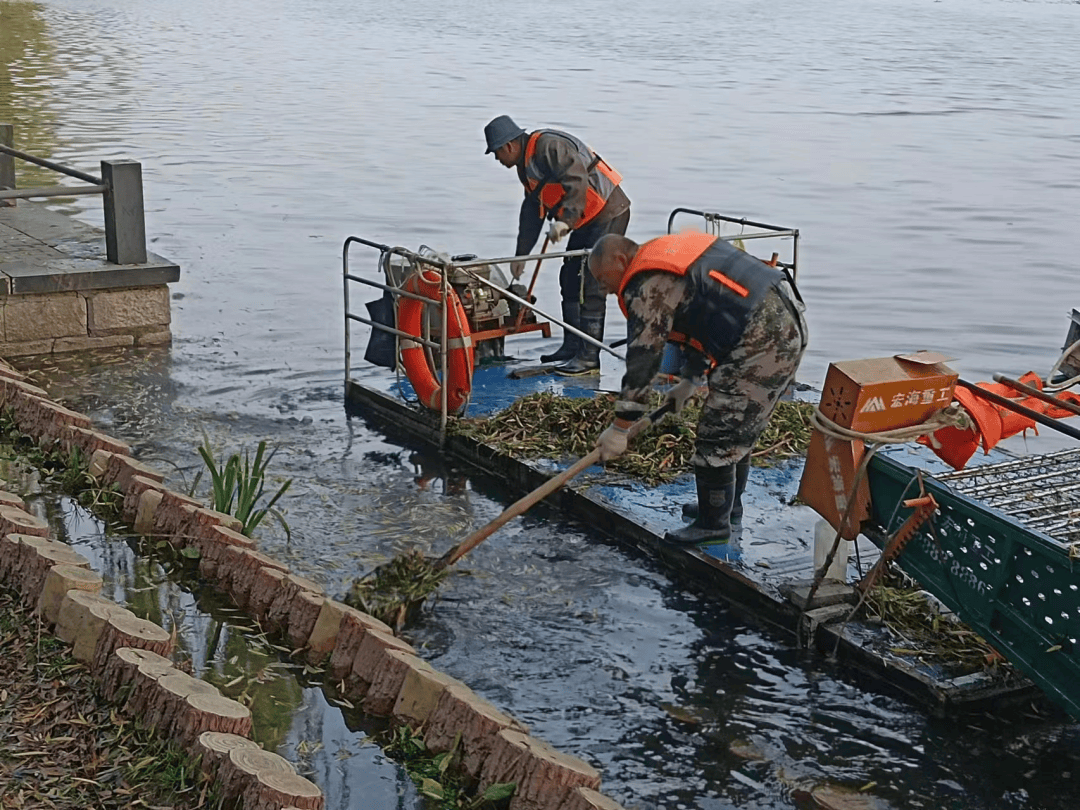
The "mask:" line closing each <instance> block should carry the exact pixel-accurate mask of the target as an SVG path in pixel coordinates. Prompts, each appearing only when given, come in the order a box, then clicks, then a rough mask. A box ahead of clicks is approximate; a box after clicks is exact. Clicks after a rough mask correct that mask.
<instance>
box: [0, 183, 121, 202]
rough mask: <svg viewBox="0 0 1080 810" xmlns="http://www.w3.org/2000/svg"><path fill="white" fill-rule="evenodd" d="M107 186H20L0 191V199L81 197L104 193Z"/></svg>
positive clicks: (107, 188)
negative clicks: (19, 187)
mask: <svg viewBox="0 0 1080 810" xmlns="http://www.w3.org/2000/svg"><path fill="white" fill-rule="evenodd" d="M108 190H109V187H108V186H106V185H104V184H102V185H97V186H71V187H67V186H47V187H42V188H21V189H15V190H9V191H0V200H29V199H32V198H34V197H81V196H85V195H89V194H104V193H105V192H106V191H108Z"/></svg>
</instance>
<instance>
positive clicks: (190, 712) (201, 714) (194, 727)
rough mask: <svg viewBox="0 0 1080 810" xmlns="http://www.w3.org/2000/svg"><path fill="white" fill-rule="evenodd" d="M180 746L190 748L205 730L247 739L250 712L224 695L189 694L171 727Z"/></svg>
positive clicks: (249, 729)
mask: <svg viewBox="0 0 1080 810" xmlns="http://www.w3.org/2000/svg"><path fill="white" fill-rule="evenodd" d="M174 731H175V733H176V737H177V740H178V741H179V742H180V744H181V745H185V746H188V745H191V744H193V742H194V741H195V739H196V738H197V737H198V736H199V735H200V734H202V733H203V732H205V731H220V732H224V733H228V734H236V735H238V736H241V737H250V736H251V711H250V710H249V709H248V707H247V706H245V705H244V704H243V703H240V702H239V701H237V700H233V699H232V698H228V697H225V696H224V695H210V694H192V695H188V696H187V698H186V699H185V700H184V705H183V706H182V707H181V710H180V712H179V713H178V714H177V716H176V724H175V726H174Z"/></svg>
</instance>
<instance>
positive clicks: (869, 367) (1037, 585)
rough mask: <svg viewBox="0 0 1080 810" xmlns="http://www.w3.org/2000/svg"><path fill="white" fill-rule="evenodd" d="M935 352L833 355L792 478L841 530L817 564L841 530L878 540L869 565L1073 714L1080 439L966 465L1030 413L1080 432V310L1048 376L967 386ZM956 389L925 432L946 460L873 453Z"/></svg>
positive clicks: (1078, 633) (1028, 423) (1079, 596)
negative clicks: (926, 464)
mask: <svg viewBox="0 0 1080 810" xmlns="http://www.w3.org/2000/svg"><path fill="white" fill-rule="evenodd" d="M941 359H942V358H941V357H940V356H928V355H924V356H921V357H920V356H917V355H908V356H898V357H896V358H881V359H880V360H877V361H856V362H853V363H846V364H845V363H837V364H832V365H831V366H830V369H829V374H828V375H827V376H826V383H825V386H824V388H823V391H822V402H821V405H820V406H819V414H820V415H822V416H823V417H824V418H823V419H822V420H821V421H820V422H819V425H818V433H817V434H816V435H815V439H814V441H813V442H812V443H811V449H810V451H809V453H808V458H807V463H806V467H805V469H804V476H803V484H802V487H801V489H800V494H801V495H802V496H803V497H804V498H805V500H806V501H807V503H810V505H811V506H813V507H814V508H815V509H816V510H817V511H818V512H819V514H821V515H822V517H823V518H825V519H826V520H828V521H829V523H830V525H831V526H832V528H833V529H835V530H836V537H835V541H834V543H833V547H832V549H831V552H832V553H831V554H830V555H829V557H828V558H827V559H826V561H825V563H824V565H823V567H822V571H823V570H824V568H825V567H827V566H828V564H829V562H830V561H831V557H832V554H835V553H836V552H837V550H838V548H840V547H841V543H842V540H844V539H847V540H850V539H853V538H854V537H855V536H856V535H857V534H858V533H860V532H861V533H862V534H864V535H865V536H867V537H869V538H870V539H871V540H873V542H874V543H875V544H876V545H877V546H878V547H879V548H880V549H881V551H882V557H881V560H880V564H879V565H877V566H875V569H873V570H880V568H881V564H884V563H887V562H889V561H895V562H896V563H897V564H898V565H899V566H900V567H901V569H902V570H903V571H905V572H906V573H908V574H909V575H911V576H913V577H914V578H915V579H916V580H918V582H919V583H920V584H921V585H922V587H923V588H925V589H926V590H927V591H929V592H930V593H931V594H932V595H933V596H934V597H936V598H937V599H938V600H940V602H941V603H943V604H944V605H945V606H946V607H947V608H948V609H949V610H951V611H953V612H954V613H955V614H957V615H958V616H959V617H960V619H962V620H963V621H964V623H965V624H967V625H968V626H969V627H971V628H972V629H973V630H975V631H976V632H977V633H979V635H980V636H982V637H983V638H984V639H986V640H987V641H988V642H990V643H991V644H992V645H993V647H994V648H995V649H996V650H997V651H998V652H1000V653H1001V654H1002V655H1003V656H1004V657H1005V658H1007V659H1008V660H1009V661H1010V662H1011V663H1012V664H1013V665H1014V666H1015V667H1016V668H1017V669H1019V670H1020V671H1021V672H1023V673H1024V674H1025V675H1027V676H1028V677H1029V678H1030V679H1031V680H1032V681H1034V682H1035V683H1036V684H1037V685H1038V686H1040V687H1041V688H1042V689H1043V691H1044V692H1045V693H1046V694H1047V695H1048V696H1049V697H1050V698H1051V699H1053V700H1054V701H1055V702H1056V703H1058V704H1059V705H1060V706H1062V707H1063V708H1065V709H1066V710H1067V711H1068V712H1069V713H1070V714H1072V715H1073V716H1074V717H1077V718H1080V645H1078V643H1077V639H1078V638H1080V447H1078V448H1073V449H1066V450H1062V451H1058V452H1053V453H1048V454H1045V455H1026V456H1022V457H1015V458H1009V459H1008V460H1005V461H998V462H995V463H975V464H972V465H971V466H970V467H969V466H967V464H968V461H969V459H970V458H971V456H972V455H973V454H974V452H975V449H976V448H977V447H979V446H982V448H983V449H984V450H985V451H986V452H989V451H990V449H991V448H992V447H993V446H994V445H995V444H996V443H997V442H998V441H1000V440H1001V439H1002V438H1006V437H1008V436H1009V435H1014V434H1016V433H1018V432H1021V431H1022V430H1026V429H1028V428H1031V427H1034V426H1035V425H1037V424H1038V425H1042V426H1045V427H1049V428H1051V429H1054V430H1056V431H1057V432H1059V433H1061V434H1064V435H1067V436H1070V437H1071V438H1073V439H1080V430H1078V429H1077V428H1076V427H1074V426H1072V425H1070V424H1066V423H1063V422H1062V421H1061V420H1062V419H1065V418H1067V417H1070V416H1073V415H1077V414H1080V395H1077V394H1076V393H1074V392H1070V391H1068V390H1067V389H1068V388H1070V387H1073V386H1075V385H1077V384H1080V312H1077V311H1075V310H1074V311H1073V313H1072V324H1071V327H1070V331H1069V334H1068V337H1067V339H1066V343H1065V347H1064V349H1063V353H1062V356H1061V359H1060V360H1059V361H1058V363H1056V364H1055V366H1054V369H1053V370H1052V371H1051V376H1053V375H1054V374H1055V373H1056V372H1058V371H1059V370H1060V372H1061V375H1060V376H1059V377H1058V378H1057V379H1056V380H1052V381H1051V380H1049V379H1048V380H1047V381H1045V382H1044V381H1042V380H1040V379H1039V378H1038V377H1036V376H1035V375H1034V374H1031V375H1025V377H1024V378H1022V381H1018V380H1013V379H1011V378H1008V377H1005V376H1003V375H996V380H997V384H996V385H995V384H990V383H980V384H978V385H975V384H972V383H969V382H966V381H964V380H960V379H959V378H958V376H957V375H956V374H955V373H953V372H952V371H951V370H950V369H948V367H947V366H945V365H944V364H943V363H942V362H940V361H941ZM883 364H891V367H890V368H888V370H886V371H885V372H883V371H882V369H883V368H884V367H885V365H883ZM954 385H956V386H957V387H956V388H955V390H954V389H953V386H954ZM1051 392H1053V393H1051ZM954 396H955V398H956V401H957V403H958V404H959V405H960V406H962V408H963V409H964V411H965V412H966V415H967V416H968V421H967V423H966V424H961V425H952V426H947V425H937V426H936V427H934V429H933V430H927V431H926V433H927V434H928V438H927V439H925V440H924V443H925V444H927V445H928V446H929V447H931V448H932V449H933V452H934V453H936V454H937V455H938V456H939V457H940V458H941V459H943V460H945V461H946V462H947V463H948V464H949V465H950V466H951V467H953V468H954V469H953V470H952V471H948V472H931V471H929V470H927V469H923V468H920V467H913V466H911V465H909V464H906V463H903V462H902V461H900V460H899V459H898V458H895V457H892V456H890V455H889V454H887V453H880V452H876V451H877V450H878V448H880V447H883V446H884V444H885V443H887V441H889V438H888V432H889V431H890V430H895V429H903V428H904V427H910V426H913V425H919V424H920V423H923V424H924V426H925V423H924V422H923V420H926V419H929V418H930V417H931V416H933V415H935V414H937V413H940V412H941V411H942V410H943V408H942V405H948V406H949V407H952V408H955V407H956V406H955V405H950V403H952V402H953V399H954ZM915 429H916V430H918V428H917V427H916V428H915ZM841 553H842V552H841ZM822 571H819V572H818V577H817V580H816V582H820V580H821V575H822ZM871 573H873V571H872V572H871ZM869 579H871V576H870V574H868V576H867V578H866V579H864V582H863V583H862V586H863V589H864V590H865V589H866V588H867V587H869V585H870V584H872V582H869V581H867V580H869Z"/></svg>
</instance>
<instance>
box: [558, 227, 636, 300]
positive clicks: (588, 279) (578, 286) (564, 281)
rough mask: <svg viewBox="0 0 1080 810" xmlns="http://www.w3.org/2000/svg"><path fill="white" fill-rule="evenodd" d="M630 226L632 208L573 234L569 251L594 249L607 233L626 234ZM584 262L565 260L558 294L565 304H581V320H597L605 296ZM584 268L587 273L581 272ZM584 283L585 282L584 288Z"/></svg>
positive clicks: (572, 258)
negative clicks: (573, 302)
mask: <svg viewBox="0 0 1080 810" xmlns="http://www.w3.org/2000/svg"><path fill="white" fill-rule="evenodd" d="M629 224H630V209H629V208H627V209H626V210H625V211H623V212H622V213H621V214H619V215H618V216H616V217H613V218H612V219H609V220H606V221H604V222H597V221H596V220H593V221H592V222H590V223H588V224H587V225H585V226H584V227H581V228H578V229H577V230H576V231H571V232H570V239H569V241H568V242H567V244H566V249H567V250H585V249H587V248H591V247H592V246H593V245H595V244H596V243H597V241H598V240H599V239H600V237H601V236H604V235H605V234H609V233H617V234H625V233H626V226H627V225H629ZM581 260H582V257H581V256H568V257H567V258H565V259H563V263H562V268H561V269H560V270H559V291H560V292H561V293H562V300H563V301H578V302H580V303H581V317H582V318H588V317H594V318H598V317H600V316H601V314H602V313H603V312H605V310H606V304H605V301H604V294H603V293H602V292H600V285H599V284H598V283H597V282H596V279H595V278H593V275H592V273H590V272H589V271H588V269H585V268H582V261H581ZM583 269H584V272H582V271H583ZM582 281H584V285H583V284H582Z"/></svg>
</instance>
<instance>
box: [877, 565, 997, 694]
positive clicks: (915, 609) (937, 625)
mask: <svg viewBox="0 0 1080 810" xmlns="http://www.w3.org/2000/svg"><path fill="white" fill-rule="evenodd" d="M862 612H863V615H864V616H867V617H869V618H871V619H873V620H876V621H880V622H881V623H882V624H884V625H885V626H886V627H887V628H889V630H890V631H891V633H892V635H893V637H895V638H899V639H901V641H900V642H899V643H894V644H892V645H891V646H890V648H889V650H890V652H893V653H895V654H898V655H915V656H917V657H918V658H919V659H920V660H922V661H923V662H925V663H927V664H931V665H934V666H937V667H940V668H941V669H942V671H944V672H946V673H947V674H949V675H950V676H951V677H957V676H960V675H969V674H971V673H974V672H982V671H984V670H987V669H990V668H992V667H998V666H1008V664H1006V663H1005V660H1004V659H1003V658H1002V656H1001V654H1000V653H998V652H997V650H995V649H994V648H993V647H992V646H990V644H988V643H987V642H986V641H985V640H984V639H983V638H982V637H981V636H980V635H979V634H978V633H976V632H975V631H974V630H972V629H971V628H970V627H968V626H967V625H966V624H964V623H963V622H961V621H960V619H959V618H958V617H957V616H956V615H955V614H952V613H949V612H947V611H943V610H942V606H940V605H939V603H937V601H936V600H935V599H934V598H933V597H932V596H930V595H929V594H928V593H927V592H926V591H924V590H922V588H921V587H920V586H919V584H918V583H917V582H915V581H914V580H912V579H911V578H909V577H908V576H907V575H906V574H904V573H903V571H901V570H900V569H899V568H897V567H896V566H894V565H890V566H889V567H888V568H887V569H886V573H885V574H884V575H883V576H882V577H881V579H880V580H879V581H878V582H877V583H876V584H875V585H873V586H872V587H871V588H870V591H869V593H868V594H867V597H866V601H865V603H864V605H863V608H862Z"/></svg>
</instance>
